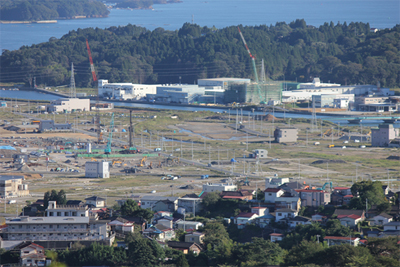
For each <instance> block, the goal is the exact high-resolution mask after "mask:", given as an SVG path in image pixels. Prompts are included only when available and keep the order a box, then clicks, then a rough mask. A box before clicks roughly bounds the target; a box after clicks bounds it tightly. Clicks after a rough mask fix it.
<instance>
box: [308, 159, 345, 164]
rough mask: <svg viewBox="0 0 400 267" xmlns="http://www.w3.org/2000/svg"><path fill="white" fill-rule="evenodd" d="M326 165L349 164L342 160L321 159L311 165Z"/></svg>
mask: <svg viewBox="0 0 400 267" xmlns="http://www.w3.org/2000/svg"><path fill="white" fill-rule="evenodd" d="M324 163H325V164H326V163H341V164H343V163H347V162H346V161H344V160H341V159H320V160H316V161H314V162H313V163H311V164H324Z"/></svg>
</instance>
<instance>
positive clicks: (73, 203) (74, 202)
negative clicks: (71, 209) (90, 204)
mask: <svg viewBox="0 0 400 267" xmlns="http://www.w3.org/2000/svg"><path fill="white" fill-rule="evenodd" d="M65 205H67V206H83V205H85V202H83V201H82V200H68V201H67V203H65Z"/></svg>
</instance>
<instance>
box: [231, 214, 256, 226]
mask: <svg viewBox="0 0 400 267" xmlns="http://www.w3.org/2000/svg"><path fill="white" fill-rule="evenodd" d="M257 217H258V215H257V214H256V213H251V212H241V213H239V214H238V215H237V216H236V217H235V220H234V223H235V224H236V225H237V227H238V228H239V229H242V228H244V227H245V226H246V224H248V223H251V222H252V221H253V220H255V219H256V218H257Z"/></svg>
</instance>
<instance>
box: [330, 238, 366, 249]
mask: <svg viewBox="0 0 400 267" xmlns="http://www.w3.org/2000/svg"><path fill="white" fill-rule="evenodd" d="M324 241H326V242H328V246H333V245H343V244H350V245H351V246H354V247H357V246H358V244H359V241H360V238H358V237H348V236H325V237H324Z"/></svg>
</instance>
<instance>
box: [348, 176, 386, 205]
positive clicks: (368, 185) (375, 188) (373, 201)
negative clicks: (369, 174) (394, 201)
mask: <svg viewBox="0 0 400 267" xmlns="http://www.w3.org/2000/svg"><path fill="white" fill-rule="evenodd" d="M351 193H352V194H353V196H359V197H360V199H361V202H362V203H366V200H367V199H368V204H369V205H380V204H383V203H385V202H387V200H386V197H385V193H384V192H383V189H382V183H381V182H379V181H375V182H373V181H371V180H368V181H362V182H358V183H354V184H353V185H352V187H351Z"/></svg>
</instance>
